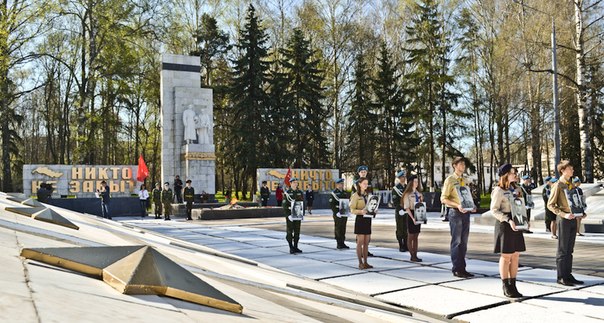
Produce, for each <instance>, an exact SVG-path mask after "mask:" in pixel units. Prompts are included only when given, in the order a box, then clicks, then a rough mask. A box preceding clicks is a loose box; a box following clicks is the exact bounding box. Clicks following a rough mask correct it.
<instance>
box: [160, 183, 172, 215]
mask: <svg viewBox="0 0 604 323" xmlns="http://www.w3.org/2000/svg"><path fill="white" fill-rule="evenodd" d="M172 201H174V194H173V193H172V190H171V189H170V183H168V182H165V183H164V189H163V190H162V191H161V202H162V204H163V205H164V221H170V215H171V214H172Z"/></svg>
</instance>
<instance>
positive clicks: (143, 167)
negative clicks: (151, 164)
mask: <svg viewBox="0 0 604 323" xmlns="http://www.w3.org/2000/svg"><path fill="white" fill-rule="evenodd" d="M147 176H149V169H148V168H147V164H146V163H145V160H144V159H143V154H141V155H140V157H138V172H137V173H136V180H137V181H139V182H144V181H145V178H147Z"/></svg>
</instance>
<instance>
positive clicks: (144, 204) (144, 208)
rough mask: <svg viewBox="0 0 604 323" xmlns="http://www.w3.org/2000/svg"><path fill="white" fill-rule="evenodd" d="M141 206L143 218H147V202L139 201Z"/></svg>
mask: <svg viewBox="0 0 604 323" xmlns="http://www.w3.org/2000/svg"><path fill="white" fill-rule="evenodd" d="M139 202H140V204H141V216H142V217H145V216H147V200H139Z"/></svg>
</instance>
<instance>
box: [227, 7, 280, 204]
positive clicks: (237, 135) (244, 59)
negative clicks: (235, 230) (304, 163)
mask: <svg viewBox="0 0 604 323" xmlns="http://www.w3.org/2000/svg"><path fill="white" fill-rule="evenodd" d="M267 41H268V36H267V35H266V32H265V30H264V28H262V27H261V21H260V19H259V18H258V17H257V16H256V9H255V8H254V6H252V5H250V6H249V9H248V14H247V17H246V23H245V25H244V27H243V29H242V30H240V32H239V43H238V44H237V49H238V50H239V52H240V56H239V58H238V59H237V60H235V61H234V65H235V66H234V72H233V84H232V87H231V89H230V96H231V100H232V102H233V106H232V113H231V116H232V118H233V119H232V121H233V123H232V125H231V129H230V130H231V131H230V135H229V143H230V145H228V146H227V148H229V149H230V152H229V155H230V156H231V158H232V160H233V166H234V167H233V168H234V169H240V170H242V174H241V175H242V180H241V182H242V183H246V182H247V179H248V178H250V177H251V178H252V179H253V181H252V182H254V183H255V182H256V169H257V168H259V167H260V166H263V165H265V164H266V161H267V155H268V154H269V153H270V147H269V146H268V137H269V135H270V132H269V130H268V127H269V123H268V121H269V118H268V112H267V109H268V107H269V97H268V94H267V92H266V88H267V84H268V81H269V80H268V70H269V62H268V61H267V57H268V52H267V45H266V43H267ZM252 187H253V189H252V192H254V190H255V185H252Z"/></svg>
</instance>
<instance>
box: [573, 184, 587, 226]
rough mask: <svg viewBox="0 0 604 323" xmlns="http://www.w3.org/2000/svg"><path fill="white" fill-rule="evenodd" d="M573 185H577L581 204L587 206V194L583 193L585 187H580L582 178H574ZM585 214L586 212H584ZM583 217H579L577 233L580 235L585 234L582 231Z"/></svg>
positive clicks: (576, 188)
mask: <svg viewBox="0 0 604 323" xmlns="http://www.w3.org/2000/svg"><path fill="white" fill-rule="evenodd" d="M573 185H574V186H575V190H577V194H579V200H580V202H581V204H583V207H584V208H585V206H586V205H585V196H584V195H583V189H582V188H581V187H580V186H581V179H580V178H579V177H575V178H574V179H573ZM583 215H585V212H583ZM581 219H583V217H577V235H578V236H583V233H581Z"/></svg>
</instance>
